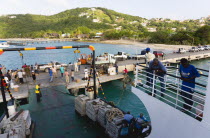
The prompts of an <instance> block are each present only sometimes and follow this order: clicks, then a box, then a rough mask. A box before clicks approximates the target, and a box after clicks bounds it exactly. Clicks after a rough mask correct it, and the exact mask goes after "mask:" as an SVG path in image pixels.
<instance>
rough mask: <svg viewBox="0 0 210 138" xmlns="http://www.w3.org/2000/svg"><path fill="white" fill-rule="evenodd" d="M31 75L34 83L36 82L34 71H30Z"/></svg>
mask: <svg viewBox="0 0 210 138" xmlns="http://www.w3.org/2000/svg"><path fill="white" fill-rule="evenodd" d="M31 77H32V79H33V82H34V84H35V83H36V74H35V72H34V71H32V72H31Z"/></svg>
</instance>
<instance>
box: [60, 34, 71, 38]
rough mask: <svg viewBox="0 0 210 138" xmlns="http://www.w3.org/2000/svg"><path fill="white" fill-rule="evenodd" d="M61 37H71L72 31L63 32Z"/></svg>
mask: <svg viewBox="0 0 210 138" xmlns="http://www.w3.org/2000/svg"><path fill="white" fill-rule="evenodd" d="M61 37H63V38H69V37H70V33H65V34H62V35H61Z"/></svg>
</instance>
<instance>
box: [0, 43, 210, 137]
mask: <svg viewBox="0 0 210 138" xmlns="http://www.w3.org/2000/svg"><path fill="white" fill-rule="evenodd" d="M83 44H87V45H93V46H95V47H96V55H100V54H101V53H103V52H109V53H112V54H115V53H117V52H118V51H124V52H128V53H130V54H135V53H136V50H137V51H138V53H140V51H141V50H142V49H141V48H139V47H138V46H131V45H108V44H94V43H78V42H64V43H50V44H38V45H30V47H34V46H39V47H40V46H63V45H83ZM73 51H74V50H73V49H66V50H43V51H27V52H26V51H23V52H22V53H23V54H24V62H25V63H27V64H34V63H35V62H37V63H48V62H50V61H59V62H63V63H69V62H73V61H74V59H75V58H76V57H75V54H74V53H73ZM166 52H169V51H166ZM81 53H86V54H90V50H89V49H81ZM208 62H210V59H204V60H199V61H193V62H191V64H193V65H195V66H196V67H199V68H204V69H208V67H209V64H208ZM0 64H3V65H5V66H6V67H7V68H8V69H16V68H20V66H21V60H20V57H19V53H18V52H5V53H4V54H3V55H1V56H0ZM130 75H131V77H132V78H133V75H132V74H130ZM102 87H103V89H104V92H105V96H106V97H107V100H108V101H113V102H114V103H115V104H116V105H117V106H118V107H120V108H121V109H122V110H124V111H130V112H131V114H133V115H134V116H137V115H139V113H144V114H145V116H146V117H147V119H149V115H148V113H147V110H146V109H145V107H144V105H143V103H142V102H141V101H140V100H139V99H138V98H137V97H136V96H135V95H134V94H133V93H132V92H131V86H130V85H127V87H126V89H124V88H123V84H122V82H121V81H120V80H115V81H112V82H107V83H104V84H102ZM56 89H59V90H60V91H66V90H65V89H64V87H58V88H56ZM31 93H32V95H31V96H30V103H29V104H28V105H24V106H22V108H24V109H29V110H30V111H31V116H32V118H33V119H34V120H36V122H37V127H36V129H35V137H59V136H62V137H69V136H73V135H75V136H76V135H77V136H78V137H82V136H84V135H86V137H97V136H99V135H102V136H103V137H106V135H105V134H104V131H103V129H101V128H100V127H97V125H95V124H92V123H91V121H90V120H88V119H87V118H84V117H80V116H79V115H78V114H76V113H75V112H74V97H73V96H70V95H65V94H63V93H61V92H59V91H55V90H52V89H51V90H50V89H43V94H44V96H43V101H42V102H41V103H38V104H37V103H36V101H35V99H34V96H35V95H34V93H33V90H32V91H31ZM100 96H101V93H100Z"/></svg>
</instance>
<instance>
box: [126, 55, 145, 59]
mask: <svg viewBox="0 0 210 138" xmlns="http://www.w3.org/2000/svg"><path fill="white" fill-rule="evenodd" d="M143 58H145V55H141V54H134V55H131V56H129V59H135V60H138V59H143Z"/></svg>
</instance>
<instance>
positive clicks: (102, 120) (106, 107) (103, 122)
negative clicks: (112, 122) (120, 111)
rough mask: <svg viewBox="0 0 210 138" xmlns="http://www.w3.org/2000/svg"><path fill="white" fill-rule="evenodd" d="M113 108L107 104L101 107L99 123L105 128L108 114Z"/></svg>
mask: <svg viewBox="0 0 210 138" xmlns="http://www.w3.org/2000/svg"><path fill="white" fill-rule="evenodd" d="M112 108H113V107H112V106H110V105H107V104H106V105H104V106H101V107H99V109H98V116H97V121H98V122H99V124H100V125H101V126H102V127H104V128H106V122H107V118H106V113H107V112H108V111H110V110H111V109H112Z"/></svg>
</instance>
